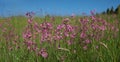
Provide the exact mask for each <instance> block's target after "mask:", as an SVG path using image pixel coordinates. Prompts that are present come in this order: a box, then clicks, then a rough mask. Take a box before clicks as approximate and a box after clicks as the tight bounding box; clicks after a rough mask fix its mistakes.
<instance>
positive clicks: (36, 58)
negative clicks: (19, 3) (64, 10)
mask: <svg viewBox="0 0 120 62" xmlns="http://www.w3.org/2000/svg"><path fill="white" fill-rule="evenodd" d="M119 61H120V17H119V16H118V15H97V16H95V15H92V16H88V17H86V16H84V17H78V16H77V17H76V16H72V17H57V16H55V17H50V16H46V17H45V18H40V17H34V16H33V15H32V14H28V15H27V16H26V17H24V16H13V17H8V18H0V62H119Z"/></svg>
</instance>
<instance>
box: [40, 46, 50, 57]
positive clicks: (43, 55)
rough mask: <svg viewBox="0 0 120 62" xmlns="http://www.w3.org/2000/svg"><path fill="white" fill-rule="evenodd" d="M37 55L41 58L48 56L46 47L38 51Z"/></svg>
mask: <svg viewBox="0 0 120 62" xmlns="http://www.w3.org/2000/svg"><path fill="white" fill-rule="evenodd" d="M38 55H41V56H42V57H43V58H47V57H48V53H47V52H46V49H44V48H42V49H41V50H40V51H39V52H38Z"/></svg>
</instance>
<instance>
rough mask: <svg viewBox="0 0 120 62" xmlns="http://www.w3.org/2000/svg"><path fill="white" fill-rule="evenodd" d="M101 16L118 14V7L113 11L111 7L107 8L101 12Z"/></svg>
mask: <svg viewBox="0 0 120 62" xmlns="http://www.w3.org/2000/svg"><path fill="white" fill-rule="evenodd" d="M102 14H120V5H118V7H117V8H116V9H115V10H114V8H113V7H111V8H107V10H106V11H104V12H102Z"/></svg>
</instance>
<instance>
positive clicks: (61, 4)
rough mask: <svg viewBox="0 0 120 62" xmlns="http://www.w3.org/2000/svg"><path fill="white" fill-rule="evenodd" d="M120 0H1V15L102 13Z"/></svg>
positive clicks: (116, 4)
mask: <svg viewBox="0 0 120 62" xmlns="http://www.w3.org/2000/svg"><path fill="white" fill-rule="evenodd" d="M119 4H120V0H0V16H11V15H24V14H25V13H26V12H30V11H33V12H35V13H36V14H37V15H46V14H50V15H71V14H72V13H74V14H81V13H83V12H84V13H86V14H89V13H90V11H91V10H96V12H98V13H100V12H102V11H105V10H106V9H107V8H111V7H112V6H113V7H114V8H116V7H117V6H118V5H119Z"/></svg>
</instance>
